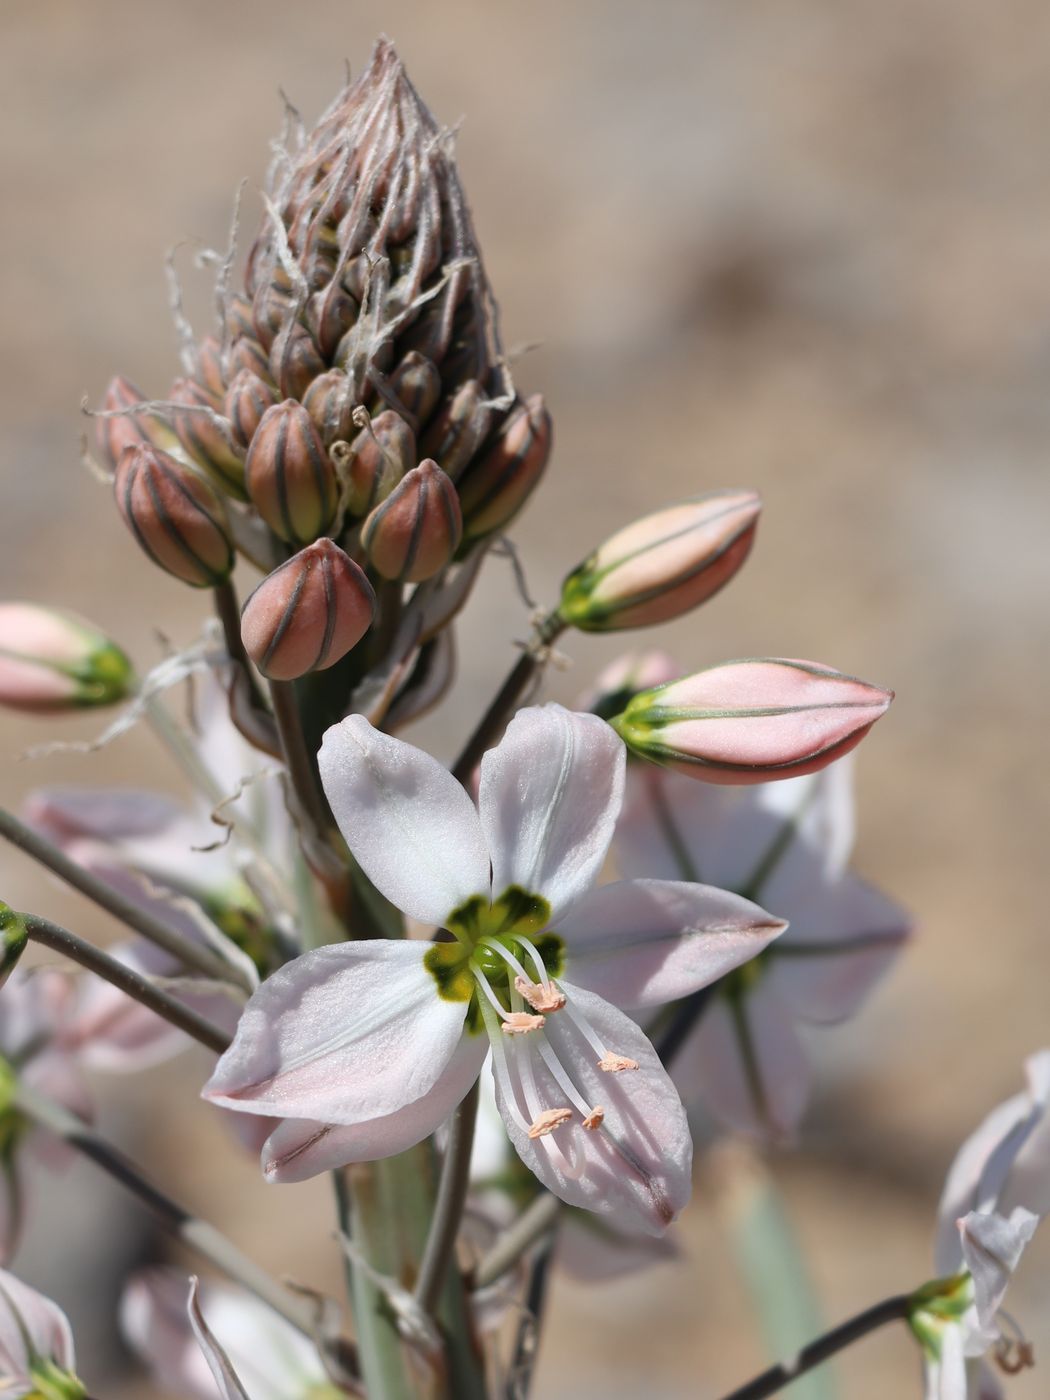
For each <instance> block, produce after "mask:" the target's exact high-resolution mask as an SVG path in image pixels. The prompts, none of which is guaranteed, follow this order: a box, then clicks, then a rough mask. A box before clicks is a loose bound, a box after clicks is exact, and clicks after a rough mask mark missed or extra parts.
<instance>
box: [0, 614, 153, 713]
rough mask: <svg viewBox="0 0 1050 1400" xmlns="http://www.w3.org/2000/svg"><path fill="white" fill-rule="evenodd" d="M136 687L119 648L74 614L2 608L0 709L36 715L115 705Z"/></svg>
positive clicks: (0, 619)
mask: <svg viewBox="0 0 1050 1400" xmlns="http://www.w3.org/2000/svg"><path fill="white" fill-rule="evenodd" d="M134 682H135V676H134V672H133V671H132V668H131V662H130V661H129V660H128V658H127V657H126V656H125V655H124V653H123V652H122V651H121V649H120V648H119V647H118V646H117V645H116V643H115V642H113V641H111V640H110V639H109V637H107V636H106V634H105V633H104V632H100V631H99V630H98V628H97V627H94V626H93V625H92V624H91V623H90V622H85V621H84V619H83V618H81V617H78V616H77V615H76V614H75V613H71V612H66V611H64V610H60V609H58V608H44V607H38V606H37V605H36V604H35V603H0V705H7V706H10V707H11V708H12V709H16V710H29V711H32V712H34V713H48V712H61V711H68V710H78V709H83V708H84V707H86V706H95V705H112V704H115V703H116V702H117V701H118V700H123V699H125V697H126V696H127V695H129V694H130V693H131V691H132V689H133V687H134Z"/></svg>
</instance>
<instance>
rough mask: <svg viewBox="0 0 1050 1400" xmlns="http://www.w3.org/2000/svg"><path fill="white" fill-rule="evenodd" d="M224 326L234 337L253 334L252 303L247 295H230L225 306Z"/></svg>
mask: <svg viewBox="0 0 1050 1400" xmlns="http://www.w3.org/2000/svg"><path fill="white" fill-rule="evenodd" d="M226 328H227V332H228V334H230V335H231V336H232V337H233V338H234V339H236V338H237V337H238V336H240V335H250V336H254V334H255V322H254V321H253V319H252V304H251V302H250V301H249V300H248V299H247V297H230V300H229V303H228V304H227V307H226Z"/></svg>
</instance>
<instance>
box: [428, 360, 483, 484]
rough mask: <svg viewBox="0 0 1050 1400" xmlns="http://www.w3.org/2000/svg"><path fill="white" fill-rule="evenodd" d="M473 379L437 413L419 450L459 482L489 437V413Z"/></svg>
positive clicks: (479, 388) (480, 391)
mask: <svg viewBox="0 0 1050 1400" xmlns="http://www.w3.org/2000/svg"><path fill="white" fill-rule="evenodd" d="M487 398H488V396H487V395H486V393H485V390H484V389H483V388H482V387H481V385H480V384H479V383H478V381H477V380H476V379H468V380H467V382H466V383H465V384H464V385H462V387H461V388H459V389H458V390H457V391H456V393H454V394H453V395H452V397H451V398H450V399H449V400H448V402H447V403H445V404H444V405H443V406H442V407H441V409H440V410H439V411H438V413H437V416H436V417H435V418H434V421H433V422H432V423H431V424H430V426H429V427H428V428H427V430H426V432H425V433H424V435H423V441H422V445H421V448H420V450H421V451H422V453H423V455H424V456H425V457H433V459H434V461H435V462H437V464H438V466H439V467H440V468H441V470H442V471H444V472H447V473H448V474H449V476H450V477H451V478H452V480H453V481H458V480H459V478H460V476H461V474H462V472H463V470H464V468H465V467H466V465H467V463H468V462H469V461H470V459H471V458H472V457H473V456H474V453H475V452H477V450H478V448H479V447H480V446H481V444H482V443H483V442H484V441H485V438H486V437H487V436H488V431H489V428H490V426H491V424H492V409H491V408H489V407H488V404H487Z"/></svg>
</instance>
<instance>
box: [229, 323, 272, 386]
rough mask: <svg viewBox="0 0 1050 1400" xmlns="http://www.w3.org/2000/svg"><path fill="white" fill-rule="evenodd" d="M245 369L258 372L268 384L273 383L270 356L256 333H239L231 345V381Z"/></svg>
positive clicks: (253, 372) (254, 372)
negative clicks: (256, 337) (256, 336)
mask: <svg viewBox="0 0 1050 1400" xmlns="http://www.w3.org/2000/svg"><path fill="white" fill-rule="evenodd" d="M245 369H247V370H251V372H252V374H257V375H258V376H259V378H260V379H264V380H265V381H266V383H267V384H270V383H272V380H271V379H270V361H269V358H268V356H267V354H266V351H265V350H264V349H263V348H262V346H261V345H260V344H259V342H258V341H257V340H256V339H255V336H254V335H239V336H238V337H237V339H236V340H235V341H234V342H233V344H232V345H231V346H230V359H229V371H230V382H231V383H232V382H233V380H234V378H235V377H236V376H237V375H238V374H240V372H241V370H245Z"/></svg>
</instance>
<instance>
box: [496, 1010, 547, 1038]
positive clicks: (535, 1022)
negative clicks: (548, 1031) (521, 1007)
mask: <svg viewBox="0 0 1050 1400" xmlns="http://www.w3.org/2000/svg"><path fill="white" fill-rule="evenodd" d="M546 1024H547V1018H546V1017H545V1016H530V1015H529V1013H528V1012H527V1011H511V1012H509V1013H508V1014H506V1015H504V1017H503V1025H502V1027H501V1029H502V1031H503V1034H504V1035H528V1033H529V1031H539V1030H542V1029H543V1027H544V1026H545V1025H546Z"/></svg>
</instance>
